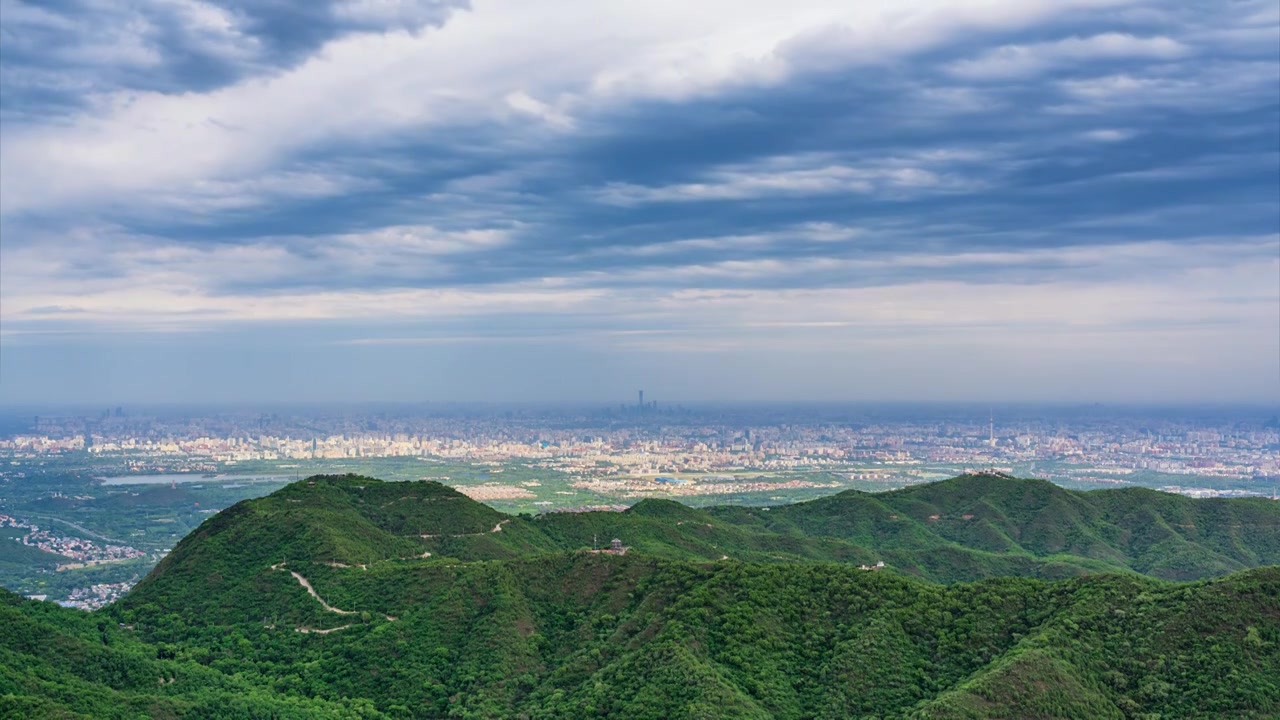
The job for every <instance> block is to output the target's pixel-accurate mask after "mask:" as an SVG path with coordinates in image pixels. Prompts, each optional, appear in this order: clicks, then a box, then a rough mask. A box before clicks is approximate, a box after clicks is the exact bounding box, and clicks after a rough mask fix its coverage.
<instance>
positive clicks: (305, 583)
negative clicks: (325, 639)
mask: <svg viewBox="0 0 1280 720" xmlns="http://www.w3.org/2000/svg"><path fill="white" fill-rule="evenodd" d="M344 567H345V566H344ZM271 569H272V570H288V571H289V574H290V575H292V576H293V579H294V580H297V581H298V584H299V585H301V586H302V589H303V590H306V591H307V594H308V595H310V596H311V597H313V598H315V599H316V602H318V603H320V607H323V608H324V609H325V610H328V611H329V612H331V613H337V614H339V615H358V614H359V613H358V612H357V611H355V610H343V609H341V608H336V607H334V606H332V605H330V604H329V603H327V602H325V600H324V598H322V597H320V593H318V592H316V589H315V588H314V587H312V586H311V581H310V580H308V579H306V578H305V577H303V576H302V575H301V574H300V573H298V572H295V571H293V570H289V569H288V568H286V567H285V566H284V563H276V564H275V565H272V566H271ZM366 569H367V568H366ZM382 617H384V618H386V619H387V620H389V621H391V622H395V621H396V619H397V618H395V617H394V616H392V615H383V616H382ZM349 627H351V625H342V626H340V627H336V628H328V629H326V630H317V629H315V628H309V627H298V628H294V629H295V630H297V631H298V632H300V633H316V634H319V635H327V634H328V633H331V632H336V631H338V630H346V629H347V628H349Z"/></svg>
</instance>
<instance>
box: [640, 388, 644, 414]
mask: <svg viewBox="0 0 1280 720" xmlns="http://www.w3.org/2000/svg"><path fill="white" fill-rule="evenodd" d="M640 409H641V410H643V409H644V391H643V390H641V391H640Z"/></svg>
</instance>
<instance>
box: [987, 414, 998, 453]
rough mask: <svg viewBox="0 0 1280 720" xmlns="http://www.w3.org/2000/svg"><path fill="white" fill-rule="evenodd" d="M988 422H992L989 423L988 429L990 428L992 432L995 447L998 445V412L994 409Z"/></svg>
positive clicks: (992, 445)
mask: <svg viewBox="0 0 1280 720" xmlns="http://www.w3.org/2000/svg"><path fill="white" fill-rule="evenodd" d="M988 423H990V424H989V425H988V430H990V432H991V447H995V446H996V414H995V411H994V410H993V411H991V414H990V418H989V420H988Z"/></svg>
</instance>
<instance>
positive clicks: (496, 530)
mask: <svg viewBox="0 0 1280 720" xmlns="http://www.w3.org/2000/svg"><path fill="white" fill-rule="evenodd" d="M509 522H511V518H507V519H506V520H500V521H499V522H498V524H497V525H494V526H493V529H492V530H489V531H488V532H474V533H459V534H457V535H419V536H418V537H420V538H436V537H453V538H460V537H476V536H478V535H488V534H489V533H500V532H502V526H503V525H506V524H507V523H509Z"/></svg>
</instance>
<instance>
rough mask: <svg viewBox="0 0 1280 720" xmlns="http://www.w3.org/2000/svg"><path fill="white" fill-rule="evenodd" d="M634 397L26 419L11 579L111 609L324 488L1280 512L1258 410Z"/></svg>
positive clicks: (1276, 474)
mask: <svg viewBox="0 0 1280 720" xmlns="http://www.w3.org/2000/svg"><path fill="white" fill-rule="evenodd" d="M633 397H634V400H632V401H631V402H628V403H614V404H608V405H605V404H602V405H598V406H594V407H592V406H551V405H546V406H534V405H522V406H500V405H479V404H434V403H433V404H421V405H396V406H372V405H370V406H347V407H328V408H325V407H312V408H283V407H282V408H268V409H231V408H204V409H201V408H190V409H179V408H146V407H136V408H131V407H127V406H116V407H111V408H102V409H97V410H84V409H78V410H62V411H52V410H47V409H46V410H43V411H41V412H39V413H38V414H37V413H36V412H27V411H25V410H24V411H22V412H18V413H14V412H9V413H8V414H7V415H5V416H4V417H3V418H0V421H2V422H3V427H4V428H6V430H5V432H4V433H3V434H2V435H0V462H2V463H3V464H2V465H0V533H4V534H5V537H7V538H9V540H10V542H6V543H2V544H0V561H6V558H8V557H9V556H10V555H13V557H12V558H11V559H10V560H8V561H9V562H11V564H9V565H4V564H3V563H0V571H3V572H2V573H0V574H3V577H2V578H0V581H3V582H4V584H6V585H7V586H9V587H13V588H15V589H18V590H20V591H21V592H23V593H25V594H29V595H32V596H35V597H48V598H49V599H51V600H56V601H58V602H61V603H63V604H65V605H68V606H72V607H79V608H83V609H94V608H97V607H101V606H103V605H105V604H107V603H110V602H111V601H113V600H114V599H116V598H118V597H119V596H120V595H122V594H123V593H125V592H127V591H128V590H129V588H131V587H132V586H133V584H134V583H135V582H136V581H137V580H138V579H140V578H141V577H142V576H143V575H145V573H146V572H147V571H148V570H149V569H150V568H151V567H152V566H153V565H154V564H155V563H156V562H157V561H159V559H161V558H162V557H164V555H165V554H166V553H168V552H169V551H170V549H171V548H172V547H173V545H174V544H175V543H176V542H177V541H178V540H180V539H181V538H182V537H183V536H184V535H185V534H187V533H189V532H190V531H192V530H194V529H195V527H197V526H198V525H199V524H200V523H201V522H203V521H204V520H205V519H207V518H208V517H209V516H210V515H211V514H213V513H216V512H217V511H218V510H221V509H223V508H225V507H227V506H229V505H231V504H233V503H234V502H236V501H238V500H241V499H244V498H247V497H256V496H260V495H263V494H266V493H269V492H272V491H273V490H275V489H278V488H279V487H281V486H283V485H284V484H285V483H288V482H292V481H294V480H295V479H298V478H302V477H307V476H310V475H315V474H322V473H345V472H356V473H361V474H366V475H371V476H374V477H379V478H382V479H386V480H435V481H439V482H442V483H445V484H448V485H451V486H453V487H454V488H456V489H457V490H458V491H460V492H462V493H464V494H466V495H467V496H469V497H471V498H473V499H475V500H479V501H482V502H486V503H489V504H490V505H493V506H494V507H496V508H498V509H500V510H503V511H506V512H518V513H533V514H536V513H545V512H584V511H592V510H604V511H620V510H624V509H626V508H627V507H629V506H630V505H632V504H634V503H636V502H638V501H639V500H640V499H643V498H646V497H666V498H674V499H678V500H680V501H681V502H685V503H691V504H694V505H715V504H746V505H777V504H782V503H791V502H797V501H803V500H808V499H813V498H817V497H821V496H824V495H830V494H834V493H837V492H841V491H845V490H861V491H871V492H874V491H884V490H893V489H896V488H901V487H905V486H908V485H914V484H918V483H923V482H932V481H936V480H942V479H946V478H949V477H953V476H956V475H960V474H964V473H966V472H974V471H997V472H1000V473H1007V474H1013V475H1017V476H1021V477H1038V478H1043V479H1047V480H1050V481H1052V482H1055V483H1058V484H1060V485H1063V486H1065V487H1069V488H1073V489H1094V488H1112V487H1125V486H1138V487H1147V488H1152V489H1157V490H1161V491H1165V492H1172V493H1179V494H1182V495H1188V496H1192V497H1248V496H1253V497H1265V498H1273V497H1275V496H1276V487H1277V486H1280V420H1277V418H1276V417H1275V416H1274V415H1273V414H1272V413H1270V412H1268V411H1266V410H1264V409H1259V408H1198V409H1197V408H1181V409H1178V408H1159V409H1152V408H1146V409H1143V408H1123V407H1116V408H1112V407H1106V406H1100V405H1090V406H1079V407H1065V406H1059V407H1030V406H1003V407H1002V406H995V407H979V406H949V405H935V406H929V405H877V406H856V405H838V404H829V405H786V404H774V405H763V404H760V405H746V404H742V405H727V404H726V405H703V406H694V405H692V404H690V405H688V406H686V405H683V404H681V403H660V402H658V401H656V400H654V399H653V396H652V395H646V394H645V393H644V392H637V393H636V394H635V395H634V396H633ZM19 546H20V547H21V550H22V553H17V551H18V550H19ZM14 553H17V554H16V555H15V554H14ZM23 553H25V554H23Z"/></svg>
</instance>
